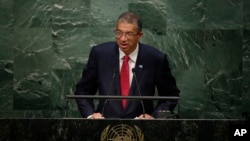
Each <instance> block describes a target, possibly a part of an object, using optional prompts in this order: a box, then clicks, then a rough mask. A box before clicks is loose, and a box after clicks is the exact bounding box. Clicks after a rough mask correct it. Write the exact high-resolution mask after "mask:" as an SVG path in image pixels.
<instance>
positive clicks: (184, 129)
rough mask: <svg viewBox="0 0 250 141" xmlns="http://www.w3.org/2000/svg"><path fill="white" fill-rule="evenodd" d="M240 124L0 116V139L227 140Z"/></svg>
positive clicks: (97, 140)
mask: <svg viewBox="0 0 250 141" xmlns="http://www.w3.org/2000/svg"><path fill="white" fill-rule="evenodd" d="M241 124H244V125H248V127H249V123H248V122H246V121H242V120H190V119H171V120H166V119H155V120H135V119H131V120H120V119H99V120H93V119H80V118H62V119H0V131H1V132H0V140H6V141H7V140H11V141H12V140H13V141H14V140H18V141H59V140H60V141H120V140H124V141H201V140H202V141H229V138H230V137H231V136H232V135H233V132H231V129H234V128H233V127H235V126H234V125H241ZM233 131H234V130H233Z"/></svg>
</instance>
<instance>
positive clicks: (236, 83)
mask: <svg viewBox="0 0 250 141" xmlns="http://www.w3.org/2000/svg"><path fill="white" fill-rule="evenodd" d="M205 87H206V92H207V93H208V94H209V95H210V101H211V104H212V105H210V107H213V108H212V109H209V110H208V111H207V114H210V115H213V116H215V117H216V118H241V116H242V111H241V107H242V105H243V103H242V102H243V99H242V98H243V95H242V94H243V77H242V74H241V72H239V71H207V72H206V73H205Z"/></svg>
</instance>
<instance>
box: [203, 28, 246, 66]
mask: <svg viewBox="0 0 250 141" xmlns="http://www.w3.org/2000/svg"><path fill="white" fill-rule="evenodd" d="M204 38H205V43H204V48H205V54H204V58H205V68H206V70H236V71H238V70H242V52H243V51H242V38H243V35H242V32H241V30H211V31H209V30H207V31H205V37H204Z"/></svg>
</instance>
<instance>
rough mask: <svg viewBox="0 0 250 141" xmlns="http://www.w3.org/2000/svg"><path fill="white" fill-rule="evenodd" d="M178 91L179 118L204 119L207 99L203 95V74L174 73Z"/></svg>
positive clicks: (196, 72) (192, 72) (195, 71)
mask: <svg viewBox="0 0 250 141" xmlns="http://www.w3.org/2000/svg"><path fill="white" fill-rule="evenodd" d="M173 74H174V76H175V78H176V82H177V86H178V88H179V89H180V91H181V93H180V96H181V100H180V118H195V117H197V116H199V117H204V114H205V113H206V111H205V109H206V108H207V107H206V106H207V105H209V104H210V103H209V97H208V95H207V94H206V93H204V72H203V71H199V70H190V71H174V73H173Z"/></svg>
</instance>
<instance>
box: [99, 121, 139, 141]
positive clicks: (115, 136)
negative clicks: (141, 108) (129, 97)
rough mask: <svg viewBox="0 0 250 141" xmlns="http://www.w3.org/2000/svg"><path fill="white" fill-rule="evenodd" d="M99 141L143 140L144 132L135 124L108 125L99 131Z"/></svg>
mask: <svg viewBox="0 0 250 141" xmlns="http://www.w3.org/2000/svg"><path fill="white" fill-rule="evenodd" d="M101 141H144V134H143V133H142V132H141V130H140V128H138V127H137V126H136V125H134V126H128V125H126V124H118V125H115V126H110V125H108V126H107V127H106V128H105V129H104V130H103V131H102V133H101Z"/></svg>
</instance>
